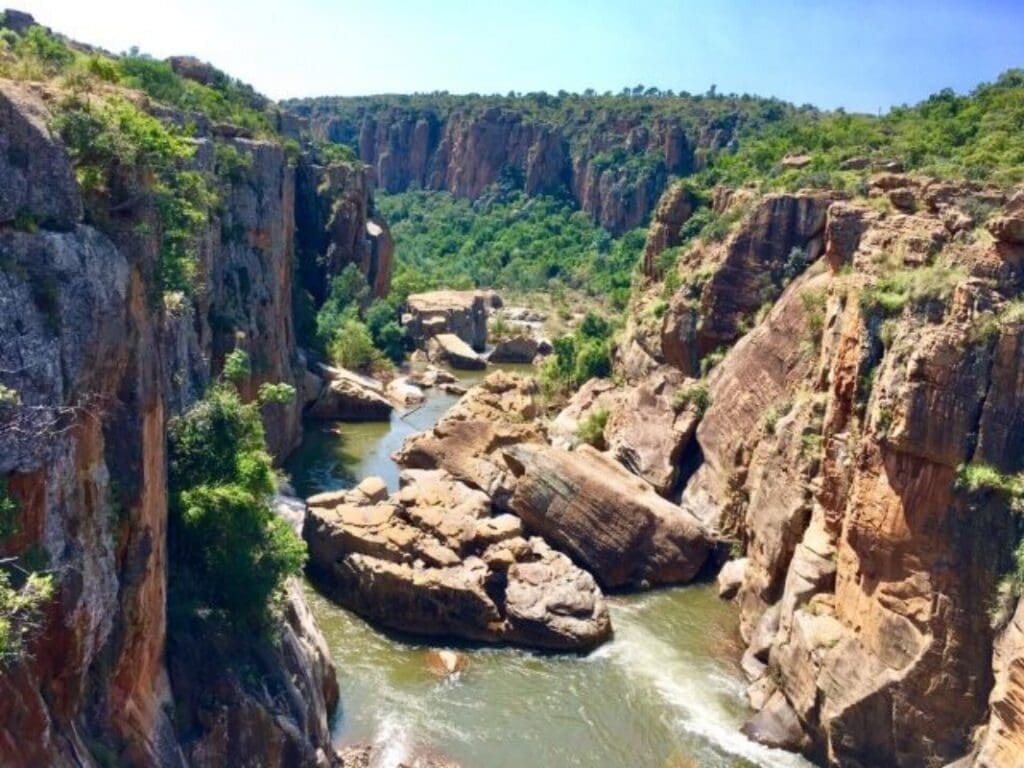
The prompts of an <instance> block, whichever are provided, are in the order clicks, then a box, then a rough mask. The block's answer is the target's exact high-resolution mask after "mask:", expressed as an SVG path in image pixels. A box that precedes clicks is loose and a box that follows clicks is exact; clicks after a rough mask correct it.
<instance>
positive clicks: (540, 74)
mask: <svg viewBox="0 0 1024 768" xmlns="http://www.w3.org/2000/svg"><path fill="white" fill-rule="evenodd" d="M7 2H8V3H11V4H13V6H14V7H17V8H20V9H23V10H26V11H29V12H30V13H33V14H34V15H35V16H36V18H37V20H39V21H40V22H41V23H43V24H46V25H48V26H50V27H53V28H54V29H56V30H57V31H59V32H63V33H64V34H67V35H69V36H71V37H74V38H76V39H79V40H82V41H84V42H89V43H93V44H97V45H101V46H103V47H105V48H108V49H109V50H112V51H115V52H120V51H123V50H126V49H127V48H128V47H130V46H132V45H138V46H139V47H140V48H141V49H142V50H144V51H146V52H148V53H151V54H153V55H155V56H160V57H163V56H168V55H171V54H176V53H190V54H193V55H196V56H199V57H201V58H204V59H207V60H209V61H212V62H213V63H214V64H216V65H217V66H219V67H220V68H221V69H224V70H226V71H227V72H228V73H229V74H232V75H234V76H236V77H239V78H241V79H242V80H245V81H246V82H249V83H251V84H252V85H254V86H255V87H256V88H257V89H258V90H260V91H262V92H263V93H266V94H267V95H269V96H271V97H274V98H284V97H288V96H314V95H324V94H341V95H355V94H368V93H385V92H387V93H408V92H412V91H433V90H448V91H451V92H453V93H467V92H480V93H506V92H508V91H510V90H516V91H532V90H546V91H552V92H554V91H557V90H559V89H562V88H564V89H565V90H569V91H582V90H584V89H586V88H594V89H596V90H598V91H605V90H612V91H618V90H620V89H621V88H622V87H623V86H626V85H629V86H633V85H637V84H640V83H642V84H643V85H645V86H651V85H657V86H658V87H660V88H665V89H667V88H672V89H673V90H687V91H691V92H704V91H706V90H707V89H708V87H709V86H710V85H711V84H712V83H714V84H716V85H717V87H718V90H719V92H736V93H744V92H747V93H755V94H759V95H771V96H778V97H780V98H783V99H786V100H788V101H793V102H796V103H798V104H803V103H808V102H809V103H812V104H816V105H818V106H821V107H827V108H834V107H839V106H842V107H845V108H847V109H850V110H860V111H869V112H874V111H877V110H879V109H886V108H888V107H889V106H891V105H893V104H902V103H913V102H916V101H919V100H921V99H922V98H925V97H927V96H928V95H929V94H931V93H934V92H935V91H938V90H940V89H941V88H943V87H947V86H949V87H952V88H955V89H956V90H958V91H965V90H969V89H970V88H972V87H973V86H974V85H976V84H977V83H978V82H981V81H987V80H992V79H994V78H995V77H996V76H997V75H998V74H999V73H1000V72H1002V71H1003V70H1006V69H1009V68H1011V67H1015V66H1016V67H1020V66H1024V44H1022V42H1021V40H1022V31H1024V0H959V1H957V0H928V1H925V0H717V1H716V0H675V1H674V2H673V1H671V0H618V1H615V2H613V1H612V0H589V2H587V1H585V0H520V1H519V2H511V1H509V0H505V1H504V2H502V1H501V0H477V1H476V2H469V1H468V0H420V1H419V2H414V1H413V0H273V1H272V0H7Z"/></svg>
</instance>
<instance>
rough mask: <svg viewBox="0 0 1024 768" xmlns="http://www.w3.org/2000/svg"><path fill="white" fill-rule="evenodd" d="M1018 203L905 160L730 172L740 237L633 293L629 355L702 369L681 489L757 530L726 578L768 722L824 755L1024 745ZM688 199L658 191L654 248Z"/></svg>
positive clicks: (997, 760)
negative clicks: (821, 169)
mask: <svg viewBox="0 0 1024 768" xmlns="http://www.w3.org/2000/svg"><path fill="white" fill-rule="evenodd" d="M1022 203H1024V200H1022V197H1021V196H1020V195H1018V196H1017V197H1015V198H1013V199H1012V200H1009V201H1007V200H1006V198H1005V197H1004V196H1003V195H1002V194H1001V193H999V192H998V191H996V190H992V189H986V188H983V187H980V186H977V185H970V184H960V185H953V184H946V183H940V182H936V181H934V180H931V179H927V178H920V177H912V176H897V175H888V176H878V177H875V178H873V179H872V181H871V186H870V188H869V190H868V195H867V197H865V198H862V199H856V200H843V199H836V198H835V196H833V195H828V194H818V193H815V194H803V193H799V194H773V195H766V196H763V197H762V196H760V195H757V194H755V193H753V192H749V193H747V192H744V193H742V194H739V193H737V194H732V195H727V194H721V193H720V194H719V195H717V196H716V201H715V203H714V204H715V206H716V208H717V212H718V213H719V214H722V215H728V214H729V212H730V211H731V212H732V214H733V215H734V218H735V220H736V222H737V223H736V224H735V225H734V226H733V227H732V229H731V231H730V233H729V234H728V235H727V236H726V237H724V238H723V239H721V240H720V241H717V242H716V241H715V239H714V238H708V237H704V238H698V239H697V241H696V242H694V243H690V244H688V245H687V246H686V247H684V248H683V249H682V253H681V257H680V259H679V263H678V265H677V266H675V267H670V269H676V270H678V273H677V275H675V276H674V277H673V281H674V282H668V281H667V282H666V284H667V285H669V286H672V285H676V286H680V287H679V288H677V289H675V291H674V292H672V293H671V294H670V295H669V296H668V298H667V300H666V299H665V298H661V297H659V295H658V294H659V293H661V292H663V291H664V289H663V287H662V286H661V285H660V284H657V283H655V284H653V285H652V288H651V290H650V291H649V293H648V294H647V296H646V298H641V299H639V300H638V301H637V302H636V305H635V307H634V313H633V320H632V325H631V327H630V330H629V337H628V338H627V339H626V342H625V343H624V344H623V346H622V348H621V349H620V360H619V364H620V367H621V369H622V370H623V372H624V373H625V374H626V375H627V376H628V377H630V378H632V379H634V380H636V381H640V382H644V381H647V380H649V377H650V376H651V373H650V372H651V371H652V370H658V369H659V367H660V366H664V365H671V366H673V367H677V368H679V369H681V370H682V371H683V372H684V373H686V374H687V375H689V376H692V377H700V378H701V379H702V381H700V382H699V383H697V384H695V385H693V386H696V387H699V388H700V391H701V393H702V400H703V406H704V413H703V418H702V420H701V421H700V425H699V427H698V428H697V430H696V434H695V437H694V438H693V442H692V444H691V445H690V446H689V447H688V448H687V449H685V450H684V453H685V454H686V455H689V456H691V457H697V458H696V470H695V471H693V472H692V475H690V476H689V477H688V478H687V479H686V482H685V485H684V487H683V489H682V492H681V501H680V503H681V505H682V506H683V507H684V508H685V509H688V510H689V511H690V512H692V513H693V514H694V515H695V516H696V517H698V518H699V519H700V520H702V521H703V523H704V524H705V525H707V526H709V527H711V528H712V529H713V530H715V531H717V535H718V536H719V537H721V538H723V539H727V540H729V539H731V540H733V541H734V542H735V544H734V549H738V550H742V558H741V559H738V560H736V561H735V562H734V563H733V564H731V565H730V567H729V568H727V569H726V570H725V571H723V579H724V581H723V584H724V586H723V589H725V590H727V592H729V593H732V592H734V591H735V593H736V598H735V599H736V600H737V602H738V603H739V606H740V609H741V626H742V631H743V636H744V639H745V641H746V642H747V644H748V650H747V652H746V654H745V655H744V658H743V666H744V670H745V671H746V672H747V674H748V675H749V677H750V680H751V688H750V691H749V695H750V700H751V703H752V704H753V706H754V707H755V708H756V709H757V710H759V712H758V714H757V715H755V716H754V717H753V718H752V719H751V721H750V722H749V724H748V726H747V731H748V733H749V734H750V735H752V736H753V737H755V738H758V739H760V740H762V741H765V742H766V743H769V744H773V745H777V746H784V747H786V748H790V749H799V750H802V751H805V752H807V753H808V754H811V755H813V756H815V757H817V758H818V759H820V760H822V761H823V762H827V763H828V764H830V765H842V766H877V765H898V766H938V765H945V764H946V763H948V762H952V761H954V760H957V759H958V758H961V756H963V755H965V754H967V755H968V757H966V758H964V763H963V764H965V765H975V764H976V765H986V766H989V765H992V766H1009V765H1013V764H1015V761H1017V760H1019V743H1020V738H1021V732H1022V726H1021V720H1020V718H1021V714H1020V713H1021V711H1022V710H1021V701H1022V689H1021V675H1020V673H1019V672H1020V665H1021V658H1022V655H1021V644H1020V626H1019V621H1020V619H1019V617H1020V611H1019V610H1017V612H1016V614H1014V612H1013V611H1014V606H1013V602H1015V599H1014V598H1012V596H1011V595H1012V590H1011V589H1010V587H1009V586H1008V585H1009V584H1010V580H1011V579H1012V578H1013V577H1012V576H1009V577H1008V576H1007V574H1008V573H1011V574H1012V572H1013V569H1014V564H1013V563H1014V558H1015V550H1014V547H1015V546H1016V543H1017V542H1019V541H1020V534H1019V530H1020V528H1019V526H1020V522H1019V520H1018V518H1017V517H1016V515H1015V514H1014V510H1015V509H1016V508H1017V507H1018V506H1019V503H1018V502H1017V500H1016V495H1015V494H1017V493H1019V488H1018V486H1016V485H1014V482H1015V481H1013V480H1012V478H1013V477H1015V476H1016V473H1019V472H1020V471H1021V470H1022V468H1024V466H1022V456H1024V452H1022V448H1024V445H1022V444H1021V440H1022V435H1024V409H1022V408H1021V398H1022V396H1024V384H1022V381H1024V380H1022V378H1021V360H1022V357H1021V349H1022V347H1021V343H1022V340H1021V332H1022V325H1021V321H1020V313H1019V311H1018V309H1019V301H1020V300H1019V299H1018V298H1017V297H1018V295H1019V292H1020V290H1021V287H1022V285H1024V273H1022V271H1021V270H1022V257H1024V250H1022V247H1024V246H1022V244H1021V243H1022V240H1024V238H1021V237H1019V233H1018V231H1017V230H1016V229H1015V227H1017V222H1018V221H1019V217H1020V213H1019V211H1020V209H1021V207H1022ZM685 207H686V206H683V205H682V204H681V203H680V198H679V195H678V193H676V192H673V193H671V194H670V195H668V196H666V200H665V201H663V204H662V206H661V208H662V209H664V212H663V213H664V215H663V214H662V213H659V216H658V221H657V222H656V226H655V227H652V230H651V235H650V238H649V241H648V259H649V263H650V261H651V260H653V259H654V258H656V257H657V255H658V254H659V253H660V252H662V251H663V250H664V249H665V248H666V247H671V246H672V245H673V241H672V239H671V236H672V234H671V233H672V232H677V231H678V227H679V226H680V220H685V218H686V216H688V215H689V212H688V211H685V210H683V211H682V213H681V215H680V209H681V208H685ZM990 212H991V213H990ZM986 217H987V222H986V221H985V218H986ZM662 224H664V226H661V225H662ZM666 230H668V234H666ZM677 242H678V241H677ZM808 265H809V266H808ZM759 307H763V309H761V310H760V311H759V310H758V308H759ZM726 350H727V351H726ZM702 362H703V365H701V363H702ZM691 401H692V397H690V396H689V395H686V394H685V390H684V395H683V396H681V397H679V398H678V402H680V403H685V402H691ZM979 478H981V479H979ZM726 582H728V584H726ZM1011 617H1012V618H1011ZM994 648H995V654H993V649H994ZM976 729H978V730H976Z"/></svg>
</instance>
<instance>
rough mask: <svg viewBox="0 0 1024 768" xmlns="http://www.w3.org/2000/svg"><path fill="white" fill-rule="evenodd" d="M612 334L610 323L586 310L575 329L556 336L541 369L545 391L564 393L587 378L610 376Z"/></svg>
mask: <svg viewBox="0 0 1024 768" xmlns="http://www.w3.org/2000/svg"><path fill="white" fill-rule="evenodd" d="M612 335H613V328H612V325H611V323H609V322H608V321H607V320H606V319H605V318H603V317H601V316H599V315H596V314H594V313H593V312H588V313H587V314H586V315H585V316H584V317H583V320H582V321H581V322H580V325H579V327H578V328H577V329H576V332H575V333H573V334H572V335H571V336H563V337H561V338H558V339H555V340H554V342H553V343H552V347H553V351H552V354H551V355H549V356H548V358H547V359H546V360H545V361H544V364H543V366H542V367H541V369H540V380H541V384H542V385H543V386H544V388H545V390H546V391H547V392H548V394H549V395H559V394H567V393H568V392H570V391H572V390H574V389H576V388H577V387H580V386H582V385H583V384H585V383H586V382H587V381H589V380H590V379H595V378H596V379H603V378H607V377H609V376H611V374H612Z"/></svg>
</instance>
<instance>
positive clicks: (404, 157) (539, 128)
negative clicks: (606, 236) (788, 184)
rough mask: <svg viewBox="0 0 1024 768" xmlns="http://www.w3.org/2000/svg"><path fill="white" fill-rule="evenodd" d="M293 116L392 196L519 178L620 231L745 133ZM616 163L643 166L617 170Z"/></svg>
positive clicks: (400, 115) (581, 121)
mask: <svg viewBox="0 0 1024 768" xmlns="http://www.w3.org/2000/svg"><path fill="white" fill-rule="evenodd" d="M292 109H293V111H295V113H296V114H299V115H301V116H303V117H307V118H309V119H310V122H311V125H312V128H313V131H314V132H315V133H317V134H318V135H319V136H321V137H323V138H325V139H329V140H331V141H338V142H342V143H346V144H349V145H350V146H358V148H359V155H360V159H361V160H362V161H363V162H364V163H366V164H367V165H369V166H370V167H371V168H373V170H374V173H375V175H376V182H377V186H378V187H379V188H380V189H383V190H385V191H387V192H402V191H405V190H407V189H411V188H420V189H434V190H447V191H448V192H451V193H452V194H453V195H455V196H457V197H463V198H469V199H476V198H477V197H479V196H480V195H481V194H482V193H483V192H484V190H486V189H487V188H488V187H489V186H490V185H492V184H494V183H496V182H498V181H499V180H501V179H503V178H508V177H509V176H510V175H511V177H512V178H515V179H517V180H518V181H519V183H521V185H522V188H523V189H524V190H525V191H526V193H527V194H529V195H535V194H558V193H565V192H568V193H570V194H571V195H572V197H573V199H574V200H575V201H576V203H577V205H579V207H580V208H581V209H582V210H584V211H586V212H587V213H588V214H590V215H591V216H592V217H593V219H594V220H595V221H596V222H598V223H599V224H600V225H601V226H603V227H604V228H605V229H608V230H609V231H611V232H613V233H621V232H624V231H626V230H627V229H630V228H632V227H636V226H639V225H641V224H642V223H643V222H644V220H645V219H646V218H647V216H648V214H649V213H650V212H651V210H652V209H653V208H654V207H655V205H656V204H657V202H658V198H659V195H660V194H661V193H662V191H663V190H664V188H665V186H666V184H667V182H668V179H669V176H670V175H672V174H679V175H685V174H686V173H689V172H690V171H692V170H694V169H696V168H699V167H700V165H701V162H702V161H701V151H706V150H709V149H714V148H721V147H724V146H726V145H727V144H728V143H729V142H730V141H731V140H732V139H733V132H734V126H735V125H736V124H735V123H733V122H731V121H708V122H707V123H706V124H700V125H696V126H690V125H686V124H684V122H683V121H682V120H680V119H677V118H675V117H671V116H668V115H666V116H661V117H658V118H656V119H654V120H653V121H651V122H650V123H649V124H645V121H643V120H642V119H641V118H640V117H639V115H636V114H631V115H628V116H627V115H620V114H617V113H616V111H615V110H599V109H596V108H593V109H592V108H584V110H583V112H582V114H581V115H580V116H579V117H578V118H577V120H573V121H570V122H569V123H567V124H564V125H557V126H556V125H553V124H551V123H550V122H548V121H547V120H545V119H538V118H536V117H533V116H532V115H530V114H529V113H528V112H526V111H525V110H523V109H521V108H518V107H517V106H516V105H515V104H514V102H513V103H511V104H509V105H508V106H490V107H485V108H480V109H476V108H473V107H470V106H466V107H457V108H454V109H451V110H450V111H447V110H444V109H442V108H440V107H438V108H433V107H429V106H428V107H424V108H420V109H410V108H404V107H396V106H387V105H374V104H359V105H356V107H355V109H354V110H352V111H348V110H346V112H345V114H343V115H340V114H333V113H332V111H331V109H330V107H326V108H323V109H321V108H320V107H319V106H316V105H298V104H295V105H292ZM583 126H585V129H584V128H583ZM616 155H618V156H621V157H623V158H635V159H637V160H641V161H642V162H640V163H639V164H638V166H639V167H638V166H637V165H634V166H633V167H630V166H629V164H627V163H625V162H621V163H609V162H608V157H609V156H616Z"/></svg>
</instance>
